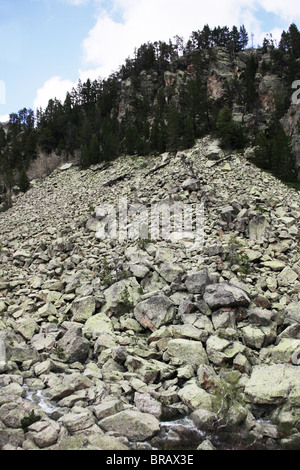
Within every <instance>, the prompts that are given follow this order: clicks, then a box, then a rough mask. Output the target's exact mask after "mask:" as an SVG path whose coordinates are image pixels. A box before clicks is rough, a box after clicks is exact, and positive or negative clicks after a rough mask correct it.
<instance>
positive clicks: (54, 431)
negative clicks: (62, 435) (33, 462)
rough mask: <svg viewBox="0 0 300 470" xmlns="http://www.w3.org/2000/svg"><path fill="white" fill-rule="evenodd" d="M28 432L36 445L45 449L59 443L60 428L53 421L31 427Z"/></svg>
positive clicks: (42, 422) (39, 422)
mask: <svg viewBox="0 0 300 470" xmlns="http://www.w3.org/2000/svg"><path fill="white" fill-rule="evenodd" d="M28 431H29V433H30V435H31V436H32V438H33V440H34V442H35V443H36V445H37V446H38V447H39V448H40V449H44V448H46V447H50V446H52V445H54V444H55V443H56V442H57V440H58V436H59V432H60V426H59V424H57V423H56V422H55V421H53V420H51V421H50V420H42V421H38V422H36V423H34V424H32V425H31V426H29V427H28Z"/></svg>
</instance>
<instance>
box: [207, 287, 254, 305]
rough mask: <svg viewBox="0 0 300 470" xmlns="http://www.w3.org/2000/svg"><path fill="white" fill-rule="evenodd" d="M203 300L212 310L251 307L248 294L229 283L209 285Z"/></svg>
mask: <svg viewBox="0 0 300 470" xmlns="http://www.w3.org/2000/svg"><path fill="white" fill-rule="evenodd" d="M203 298H204V300H205V302H206V303H207V304H208V306H209V307H210V308H211V309H212V310H217V309H219V308H222V307H248V306H249V305H250V298H249V297H248V294H246V292H244V291H243V290H242V289H240V288H239V287H237V286H234V285H232V284H229V283H227V282H221V283H219V284H210V285H208V286H207V287H206V289H205V292H204V295H203Z"/></svg>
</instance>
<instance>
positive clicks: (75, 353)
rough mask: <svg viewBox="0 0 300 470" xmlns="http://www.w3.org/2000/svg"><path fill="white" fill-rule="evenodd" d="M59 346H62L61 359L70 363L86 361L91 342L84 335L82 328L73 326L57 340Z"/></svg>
mask: <svg viewBox="0 0 300 470" xmlns="http://www.w3.org/2000/svg"><path fill="white" fill-rule="evenodd" d="M57 347H58V348H60V349H59V351H60V359H64V360H65V361H66V362H69V363H73V362H81V363H84V362H85V360H86V359H87V357H88V354H89V350H90V343H89V341H88V340H87V339H86V338H84V337H83V335H82V328H80V327H77V326H71V327H70V328H69V330H67V332H66V333H65V334H64V336H63V337H62V338H61V339H60V340H59V341H58V342H57Z"/></svg>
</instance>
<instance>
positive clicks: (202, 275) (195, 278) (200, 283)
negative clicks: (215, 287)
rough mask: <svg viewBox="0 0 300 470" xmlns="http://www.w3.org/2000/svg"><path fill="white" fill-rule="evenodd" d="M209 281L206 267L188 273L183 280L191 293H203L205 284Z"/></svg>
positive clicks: (209, 282)
mask: <svg viewBox="0 0 300 470" xmlns="http://www.w3.org/2000/svg"><path fill="white" fill-rule="evenodd" d="M211 282H212V280H211V278H210V276H209V272H208V269H207V268H205V269H203V270H202V271H199V272H197V273H193V274H190V275H189V276H188V277H187V279H186V281H185V286H186V288H187V290H188V291H189V292H190V293H191V294H204V291H205V288H206V286H207V285H209V284H211Z"/></svg>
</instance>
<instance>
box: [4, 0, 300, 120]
mask: <svg viewBox="0 0 300 470" xmlns="http://www.w3.org/2000/svg"><path fill="white" fill-rule="evenodd" d="M292 22H295V23H296V24H297V25H298V26H299V27H300V11H299V8H297V2H296V0H285V1H284V2H282V0H261V1H258V0H252V2H250V1H249V0H210V2H207V1H202V0H201V1H199V0H151V1H150V0H0V41H1V48H0V121H4V120H5V119H6V118H7V117H8V115H9V113H12V112H17V111H19V110H20V109H22V108H24V107H26V108H31V109H33V110H36V108H37V107H40V106H41V107H43V108H44V107H45V106H46V104H47V102H48V100H49V99H50V98H55V97H56V98H58V99H61V100H63V99H64V97H65V94H66V91H67V90H71V89H72V87H73V86H76V84H77V82H78V79H79V78H80V79H81V80H83V81H84V80H86V79H87V78H91V79H95V78H98V77H102V78H105V77H107V76H108V75H109V74H110V73H111V72H113V71H115V70H117V69H118V67H119V66H120V65H122V63H124V60H125V59H126V58H127V57H128V56H132V55H133V52H134V48H135V47H139V46H140V45H141V44H142V43H144V42H147V41H155V40H165V41H168V40H169V38H173V37H174V36H175V35H176V34H178V35H179V36H181V37H183V38H184V39H185V40H187V39H188V37H189V35H190V33H191V32H192V31H195V30H198V29H202V27H203V26H204V25H205V24H209V25H210V26H211V27H214V26H218V25H220V26H224V25H228V26H229V27H230V26H232V25H234V24H235V25H237V26H240V25H242V24H245V26H246V29H247V31H248V33H249V36H250V35H251V33H253V34H254V45H257V44H261V43H262V40H263V38H264V37H265V36H266V34H268V33H272V34H273V37H274V38H275V39H278V40H279V39H280V35H281V32H282V31H283V30H286V29H288V27H289V25H290V24H291V23H292Z"/></svg>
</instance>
